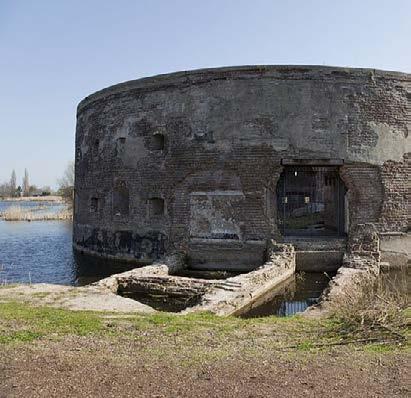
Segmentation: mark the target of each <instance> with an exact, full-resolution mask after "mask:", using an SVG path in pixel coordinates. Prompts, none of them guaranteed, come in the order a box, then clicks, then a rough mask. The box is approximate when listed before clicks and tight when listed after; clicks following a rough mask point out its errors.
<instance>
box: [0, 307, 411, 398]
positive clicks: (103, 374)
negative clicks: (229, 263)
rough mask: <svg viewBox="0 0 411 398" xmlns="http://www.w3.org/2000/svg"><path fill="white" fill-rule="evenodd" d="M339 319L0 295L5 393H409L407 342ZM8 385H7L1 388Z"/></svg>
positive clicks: (0, 389) (1, 386) (0, 368)
mask: <svg viewBox="0 0 411 398" xmlns="http://www.w3.org/2000/svg"><path fill="white" fill-rule="evenodd" d="M373 333H374V334H373V335H372V336H371V335H368V336H365V335H364V333H363V331H358V333H355V332H353V330H350V332H349V333H347V331H346V330H345V326H344V324H343V323H341V322H340V321H339V320H337V319H334V318H331V319H320V320H318V319H306V318H303V317H300V316H293V317H288V318H277V317H266V318H258V319H240V318H235V317H225V318H222V317H217V316H214V315H211V314H208V313H203V314H195V315H194V314H192V315H186V316H178V315H174V314H170V313H158V314H152V315H136V314H127V313H124V314H118V313H116V314H113V313H101V312H100V313H97V312H85V311H69V310H63V309H56V308H48V307H31V306H29V305H27V304H24V303H17V302H3V303H0V377H2V380H3V382H2V383H0V396H22V397H23V396H27V391H30V394H31V395H30V396H35V397H45V396H68V397H90V396H119V397H122V396H124V397H126V396H130V394H131V393H132V395H133V396H139V397H193V396H195V397H214V396H218V397H233V396H235V397H270V396H281V397H297V396H298V397H299V396H312V397H323V396H324V397H325V396H326V397H337V396H338V397H350V398H353V397H354V398H355V397H361V398H362V397H366V396H370V397H371V396H399V397H400V396H406V394H407V391H406V388H405V387H404V385H405V380H406V374H404V369H405V363H406V361H407V351H406V349H404V342H402V341H399V339H397V338H396V336H390V335H382V334H381V332H380V331H378V332H377V331H374V332H373ZM2 394H3V395H2Z"/></svg>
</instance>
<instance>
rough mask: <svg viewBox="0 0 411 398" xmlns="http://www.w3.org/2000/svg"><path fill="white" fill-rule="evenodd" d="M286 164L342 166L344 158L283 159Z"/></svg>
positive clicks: (282, 161)
mask: <svg viewBox="0 0 411 398" xmlns="http://www.w3.org/2000/svg"><path fill="white" fill-rule="evenodd" d="M281 164H282V165H284V166H341V165H343V164H344V159H289V158H285V159H281Z"/></svg>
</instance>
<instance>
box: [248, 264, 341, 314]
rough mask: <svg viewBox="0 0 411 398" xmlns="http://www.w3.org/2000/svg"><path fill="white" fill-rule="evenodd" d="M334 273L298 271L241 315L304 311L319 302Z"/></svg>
mask: <svg viewBox="0 0 411 398" xmlns="http://www.w3.org/2000/svg"><path fill="white" fill-rule="evenodd" d="M334 275H335V274H329V273H328V274H327V273H324V272H298V273H297V274H295V275H293V276H292V277H291V278H290V279H288V280H287V281H285V282H284V284H283V285H282V286H280V287H277V288H275V290H274V291H272V292H269V293H268V294H266V295H265V296H263V297H261V298H260V299H259V300H258V301H257V302H255V303H253V305H252V307H251V308H250V309H248V310H247V311H246V312H245V313H244V314H242V315H241V316H242V317H244V318H256V317H260V316H268V315H279V316H287V315H293V314H296V313H297V312H302V311H304V310H306V309H307V308H308V307H309V306H310V305H313V304H316V303H317V302H318V299H319V298H320V296H321V293H322V292H323V291H324V289H325V288H326V287H327V286H328V283H329V281H330V279H331V278H332V277H333V276H334Z"/></svg>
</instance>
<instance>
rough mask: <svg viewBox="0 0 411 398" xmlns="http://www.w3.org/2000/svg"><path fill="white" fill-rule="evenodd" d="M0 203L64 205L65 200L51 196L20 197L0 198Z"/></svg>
mask: <svg viewBox="0 0 411 398" xmlns="http://www.w3.org/2000/svg"><path fill="white" fill-rule="evenodd" d="M0 202H57V203H64V199H63V198H62V197H61V196H58V195H50V196H19V197H16V198H13V197H4V198H1V197H0Z"/></svg>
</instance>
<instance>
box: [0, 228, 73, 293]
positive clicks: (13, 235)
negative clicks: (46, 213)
mask: <svg viewBox="0 0 411 398" xmlns="http://www.w3.org/2000/svg"><path fill="white" fill-rule="evenodd" d="M71 234H72V223H71V222H66V221H33V222H26V221H17V222H10V221H0V283H4V282H6V283H17V282H23V283H27V282H30V280H31V282H32V283H40V282H44V283H58V284H64V285H74V284H76V283H77V275H76V269H77V267H76V262H75V260H74V257H73V253H72V246H71Z"/></svg>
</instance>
